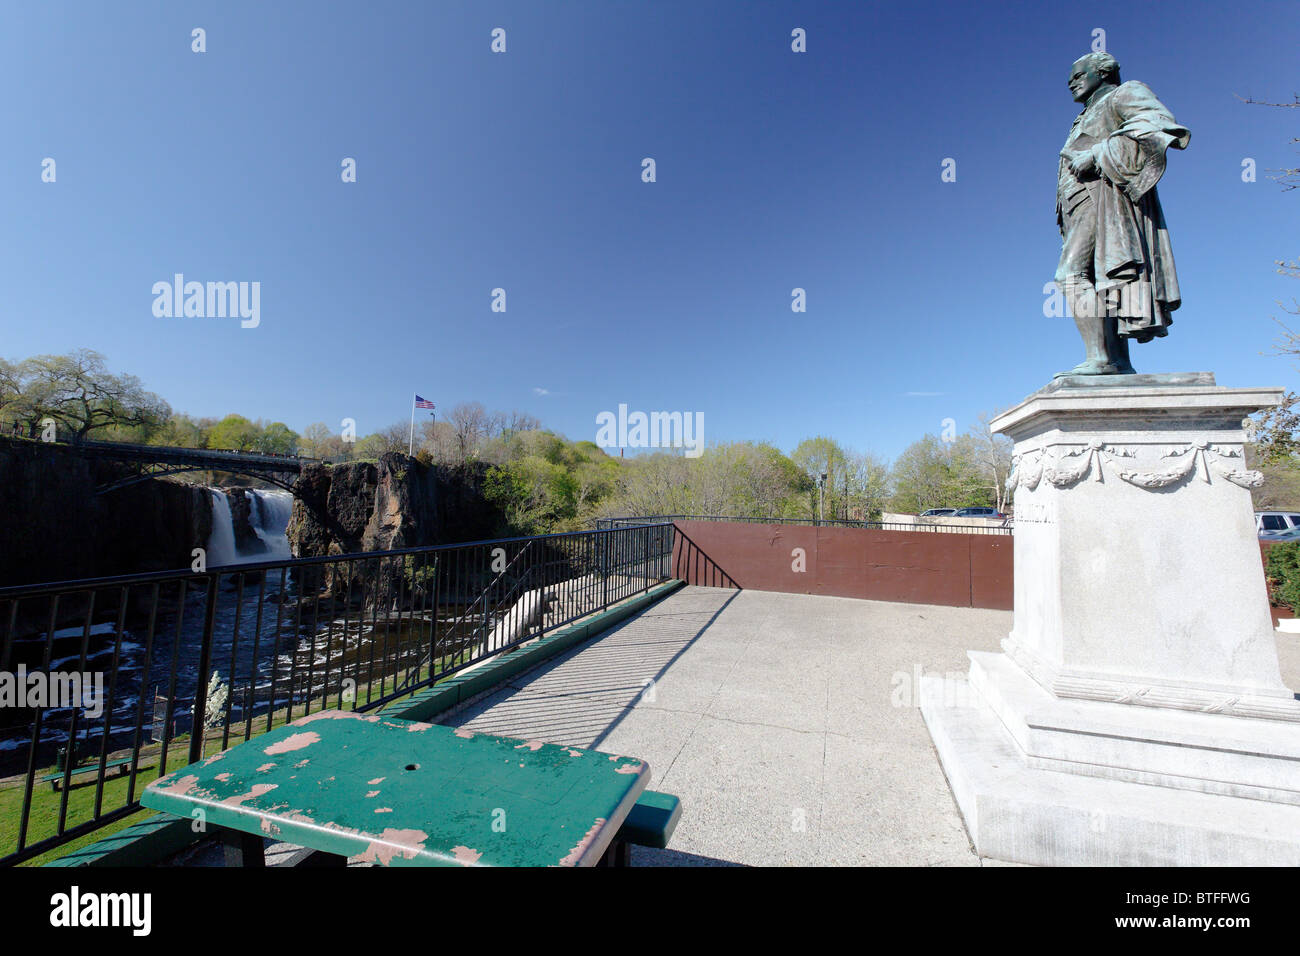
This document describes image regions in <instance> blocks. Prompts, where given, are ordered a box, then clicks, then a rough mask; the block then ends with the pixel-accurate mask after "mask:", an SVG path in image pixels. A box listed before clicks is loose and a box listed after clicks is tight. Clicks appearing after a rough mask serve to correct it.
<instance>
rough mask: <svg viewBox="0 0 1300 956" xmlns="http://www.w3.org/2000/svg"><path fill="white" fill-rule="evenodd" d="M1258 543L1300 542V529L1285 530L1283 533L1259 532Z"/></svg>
mask: <svg viewBox="0 0 1300 956" xmlns="http://www.w3.org/2000/svg"><path fill="white" fill-rule="evenodd" d="M1259 540H1260V541H1300V528H1287V529H1286V530H1285V531H1261V532H1260V533H1259Z"/></svg>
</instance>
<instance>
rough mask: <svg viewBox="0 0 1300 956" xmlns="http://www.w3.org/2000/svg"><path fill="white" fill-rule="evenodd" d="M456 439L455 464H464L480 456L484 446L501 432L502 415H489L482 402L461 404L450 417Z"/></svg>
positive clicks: (453, 410)
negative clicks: (489, 439) (480, 450)
mask: <svg viewBox="0 0 1300 956" xmlns="http://www.w3.org/2000/svg"><path fill="white" fill-rule="evenodd" d="M448 421H449V422H450V424H451V427H452V431H453V433H454V434H455V437H456V444H455V447H454V454H455V462H456V464H462V463H464V462H465V461H468V460H469V459H470V458H475V457H477V456H478V452H479V449H480V447H481V446H482V444H483V443H484V442H485V441H486V440H487V439H488V438H489V437H491V436H492V435H493V434H495V433H496V432H498V431H500V422H501V416H500V414H499V413H498V414H488V411H487V409H485V408H484V407H483V403H482V402H461V403H460V404H459V405H457V406H456V407H455V408H453V409H452V410H451V414H450V415H449V416H448Z"/></svg>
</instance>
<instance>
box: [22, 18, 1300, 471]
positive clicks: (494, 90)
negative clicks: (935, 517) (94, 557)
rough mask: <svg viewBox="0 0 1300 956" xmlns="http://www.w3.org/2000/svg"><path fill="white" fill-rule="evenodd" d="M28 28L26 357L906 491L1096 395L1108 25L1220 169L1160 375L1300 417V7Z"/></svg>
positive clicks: (190, 398)
mask: <svg viewBox="0 0 1300 956" xmlns="http://www.w3.org/2000/svg"><path fill="white" fill-rule="evenodd" d="M0 24H2V25H3V29H2V30H0V74H3V75H4V80H5V83H4V88H5V89H6V90H8V91H9V92H8V96H7V102H6V104H5V105H6V109H5V111H4V112H5V116H6V130H5V133H6V135H5V142H6V148H5V149H4V150H3V151H0V206H2V208H3V209H4V210H5V213H6V227H5V228H4V229H3V230H0V243H2V244H3V245H2V246H0V269H2V270H3V275H4V280H5V281H4V291H5V296H4V305H3V310H4V311H3V319H0V355H3V356H4V357H6V358H9V359H11V360H13V359H20V358H24V357H26V356H28V355H33V354H40V353H49V352H64V351H67V350H69V349H72V348H76V347H90V348H94V349H97V350H99V351H101V352H103V353H104V354H105V355H106V356H107V357H108V359H109V364H110V367H111V368H112V369H113V370H115V371H123V372H131V373H133V374H135V375H138V376H139V377H140V378H141V379H142V380H143V381H144V383H145V385H146V386H147V387H148V388H150V389H151V390H153V391H156V392H158V393H159V394H161V395H162V396H163V397H164V398H166V399H167V400H168V401H169V402H170V403H171V404H172V406H173V407H174V408H175V409H176V410H178V411H185V412H188V413H190V414H193V415H223V414H226V413H229V412H238V413H241V414H244V415H247V416H249V417H251V418H259V417H262V418H268V419H278V420H282V421H285V422H287V423H288V424H289V425H290V426H291V427H293V428H296V429H299V430H301V429H302V428H304V427H305V426H306V425H308V424H310V423H311V422H315V421H324V422H326V423H328V424H330V425H331V426H333V427H334V428H336V429H337V428H338V426H339V423H340V420H341V419H343V418H345V417H350V418H355V419H356V421H357V423H358V429H359V430H360V431H361V432H362V433H365V432H369V431H372V430H375V429H378V428H381V427H384V426H386V425H388V424H391V423H392V422H395V421H405V420H406V418H407V416H408V415H409V411H410V403H411V393H412V391H419V392H420V394H421V395H423V396H424V397H426V398H431V399H433V400H434V401H436V402H437V403H438V405H439V409H440V410H441V409H446V408H450V407H451V406H452V405H453V404H455V403H456V402H458V401H463V400H479V401H481V402H483V404H484V405H486V406H488V407H489V408H500V409H511V408H517V409H520V410H523V411H528V412H531V413H532V414H534V415H536V416H538V417H539V418H540V419H542V420H543V422H545V423H546V424H547V425H548V426H550V427H552V428H554V429H556V430H558V431H561V432H563V433H564V434H566V435H568V436H569V437H570V438H574V439H583V438H594V437H595V432H596V424H595V418H596V415H597V414H598V413H599V412H601V411H605V410H616V409H617V407H618V405H619V404H620V403H625V404H627V405H628V406H629V408H631V409H633V410H638V409H639V410H645V411H652V410H670V411H672V410H676V411H688V412H702V413H703V415H704V423H705V432H704V434H705V439H706V440H707V441H710V442H712V441H726V440H737V439H763V440H769V441H772V442H774V443H776V444H777V445H779V446H781V447H783V448H784V449H785V450H787V451H789V450H791V449H792V448H793V446H794V445H795V444H796V443H797V442H798V441H799V440H800V439H801V438H804V437H807V436H811V435H815V434H826V435H831V436H833V437H835V438H836V439H838V440H839V441H840V442H841V443H843V444H845V445H847V446H850V447H853V448H856V449H858V450H872V451H875V452H877V453H879V454H882V455H885V456H887V457H893V456H895V455H897V454H898V453H899V452H900V451H902V449H903V448H904V447H906V445H907V444H908V443H910V442H911V441H913V440H915V439H916V438H919V437H920V436H921V435H922V434H923V433H925V432H938V431H939V429H940V428H941V422H942V420H943V419H945V418H948V417H951V418H953V419H955V420H956V422H957V424H958V428H959V429H961V430H964V429H965V428H966V427H967V426H968V425H970V424H971V423H973V422H974V421H975V419H976V416H977V415H978V414H979V413H980V412H983V411H992V410H995V409H999V408H1004V407H1007V406H1009V405H1012V404H1014V403H1015V402H1017V401H1019V400H1020V399H1021V398H1022V397H1024V396H1025V395H1027V394H1028V393H1030V392H1032V391H1034V390H1035V389H1037V388H1038V387H1040V386H1041V385H1042V384H1044V383H1045V382H1046V381H1047V380H1049V379H1050V378H1051V376H1052V374H1053V373H1054V372H1056V371H1057V370H1059V369H1062V368H1068V367H1070V366H1072V365H1073V364H1074V363H1075V362H1077V361H1079V360H1080V359H1081V358H1082V346H1081V345H1080V343H1079V340H1078V335H1077V333H1076V332H1075V330H1074V327H1073V323H1072V322H1071V320H1069V319H1068V318H1055V319H1049V318H1045V317H1044V316H1043V299H1044V296H1043V292H1042V289H1043V284H1044V283H1045V282H1047V281H1049V280H1050V279H1051V277H1052V274H1053V272H1054V270H1055V267H1056V259H1057V256H1058V254H1059V249H1060V239H1059V236H1058V234H1057V231H1056V223H1055V216H1054V202H1055V195H1054V190H1055V173H1056V155H1057V151H1058V150H1059V149H1060V147H1061V145H1062V143H1063V142H1064V139H1065V135H1066V133H1067V132H1068V130H1069V127H1070V123H1071V120H1072V119H1073V117H1074V116H1075V114H1076V113H1077V111H1078V106H1077V105H1076V104H1075V103H1073V102H1072V101H1071V99H1070V96H1069V93H1068V91H1067V89H1066V86H1065V80H1066V76H1067V72H1068V68H1069V66H1070V64H1071V62H1072V61H1073V60H1074V59H1075V58H1077V57H1078V56H1080V55H1082V54H1083V53H1085V52H1087V51H1088V50H1089V47H1090V44H1091V42H1092V35H1093V34H1092V31H1093V30H1094V29H1096V28H1101V29H1104V30H1105V31H1106V48H1107V49H1108V50H1109V51H1110V52H1111V53H1113V54H1114V55H1115V56H1116V57H1117V58H1118V59H1119V61H1120V63H1121V64H1122V67H1123V77H1124V78H1125V79H1141V80H1143V81H1144V82H1146V83H1147V84H1149V85H1150V86H1151V87H1152V88H1153V89H1154V90H1155V92H1156V94H1157V95H1158V96H1159V97H1160V98H1161V99H1162V100H1163V101H1164V102H1165V104H1166V105H1167V106H1169V108H1170V109H1171V110H1172V111H1173V113H1174V115H1175V116H1176V117H1177V119H1178V121H1179V122H1180V123H1182V124H1183V125H1185V126H1187V127H1188V128H1189V129H1190V130H1191V133H1192V137H1191V144H1190V146H1189V148H1188V149H1187V150H1186V151H1185V152H1182V153H1180V152H1177V151H1174V152H1172V154H1171V158H1170V163H1169V170H1168V172H1167V173H1166V176H1165V179H1164V180H1163V181H1162V183H1161V185H1160V193H1161V200H1162V202H1163V204H1164V209H1165V214H1166V218H1167V220H1168V223H1169V228H1170V233H1171V236H1172V239H1173V248H1174V253H1175V258H1176V262H1177V267H1178V276H1179V281H1180V285H1181V287H1182V292H1183V300H1184V305H1183V308H1182V309H1181V310H1179V311H1178V312H1177V313H1176V316H1175V323H1174V326H1173V328H1172V330H1171V332H1170V335H1169V337H1168V338H1167V339H1165V340H1163V341H1157V342H1154V343H1152V344H1149V345H1146V346H1138V347H1135V349H1134V362H1135V364H1136V365H1137V366H1138V368H1139V370H1140V371H1150V372H1158V371H1194V370H1206V369H1208V370H1211V371H1214V372H1215V373H1216V374H1217V375H1218V380H1219V382H1220V384H1225V385H1282V386H1286V387H1289V388H1290V387H1296V386H1297V385H1300V382H1297V371H1296V369H1295V368H1294V366H1293V363H1291V362H1290V361H1288V360H1287V359H1285V358H1279V357H1275V356H1270V355H1267V354H1261V353H1267V352H1268V351H1269V347H1270V344H1271V342H1272V341H1273V339H1274V337H1275V331H1276V327H1275V326H1274V324H1273V322H1272V320H1271V317H1272V316H1279V317H1284V313H1283V311H1282V310H1281V308H1280V307H1279V306H1278V305H1277V304H1276V301H1277V300H1279V299H1284V300H1286V301H1288V302H1289V301H1290V298H1291V297H1292V296H1295V295H1297V294H1300V284H1297V283H1296V282H1295V280H1291V279H1287V278H1286V277H1283V276H1280V275H1278V274H1276V271H1275V267H1274V265H1273V263H1274V260H1276V259H1279V258H1284V257H1285V258H1294V257H1295V256H1296V255H1297V254H1300V250H1298V249H1297V241H1296V240H1297V234H1296V223H1297V221H1298V216H1297V214H1298V213H1300V192H1292V193H1284V192H1283V191H1282V190H1281V188H1280V187H1279V186H1278V185H1277V184H1276V183H1274V182H1272V181H1271V180H1270V179H1269V178H1268V173H1267V172H1266V170H1268V169H1276V168H1280V167H1284V166H1290V165H1295V160H1296V151H1297V149H1300V147H1297V146H1295V145H1293V144H1290V143H1289V140H1290V139H1291V138H1292V137H1293V136H1296V135H1297V124H1296V114H1295V112H1294V111H1288V110H1277V109H1267V108H1264V107H1260V106H1250V105H1245V104H1243V103H1241V102H1240V101H1239V100H1238V99H1236V97H1235V96H1234V94H1239V95H1241V96H1253V97H1256V98H1263V99H1270V100H1274V101H1278V100H1289V99H1290V98H1291V95H1292V93H1293V92H1295V91H1296V90H1297V88H1300V81H1298V80H1297V78H1296V72H1295V70H1296V64H1297V57H1296V53H1297V41H1300V18H1297V17H1296V16H1295V7H1294V4H1291V3H1268V2H1250V3H1245V4H1222V3H1217V2H1205V3H1199V2H1196V3H1176V4H1175V3H1161V4H1155V3H1151V4H1146V3H1140V4H1134V3H1131V2H1126V3H1109V2H1101V3H1089V4H1087V5H1086V8H1085V7H1084V5H1077V6H1075V7H1066V6H1064V5H1061V4H1056V3H1014V2H1005V3H997V4H971V3H965V2H962V3H924V2H921V3H907V4H889V5H884V4H865V3H861V4H859V3H831V2H820V3H807V2H805V3H774V2H772V3H769V2H746V3H741V2H725V3H724V2H695V3H663V2H660V3H631V2H618V3H615V2H599V3H598V2H594V0H587V2H536V0H533V2H520V3H488V2H478V3H445V2H418V3H417V2H409V3H402V4H398V3H367V4H352V3H349V4H338V5H334V4H328V3H310V4H296V3H294V4H291V3H274V4H271V3H261V2H258V3H251V2H221V3H162V2H160V3H143V2H126V3H123V4H114V5H106V4H98V3H93V4H92V3H59V2H40V3H22V4H18V3H13V2H9V3H7V4H6V5H5V7H4V9H3V12H2V13H0ZM195 27H202V28H203V29H204V30H206V42H207V52H205V53H201V54H200V53H194V52H192V51H191V30H192V29H193V28H195ZM496 27H501V28H504V29H505V30H506V42H507V50H506V52H505V53H503V54H494V53H492V52H491V50H490V42H491V36H490V34H491V31H492V30H493V29H494V28H496ZM795 27H802V28H804V29H805V30H806V31H807V37H808V40H807V46H808V52H807V53H803V54H796V53H793V52H792V51H791V49H790V42H791V41H790V33H791V30H792V29H794V28H795ZM46 157H51V158H53V159H55V161H56V163H57V167H56V168H57V181H56V182H54V183H43V182H42V181H41V163H42V160H43V159H44V158H46ZM344 157H353V158H355V159H356V162H357V182H355V183H343V182H342V181H341V178H340V171H341V169H340V163H341V161H342V159H343V158H344ZM644 157H653V158H654V159H655V161H656V164H657V180H658V181H657V182H655V183H643V182H642V181H641V160H642V159H643V158H644ZM949 157H951V158H953V159H955V160H956V172H957V179H956V182H952V183H945V182H943V181H941V176H940V174H941V171H942V169H941V164H942V162H943V160H944V159H945V158H949ZM1246 157H1250V158H1253V159H1254V160H1255V161H1256V163H1257V166H1258V169H1259V173H1258V181H1256V182H1254V183H1244V182H1242V178H1241V164H1242V160H1243V159H1244V158H1246ZM177 272H180V273H183V274H184V275H185V276H186V278H187V279H190V280H198V281H249V282H251V281H257V282H260V283H261V321H260V324H259V325H258V327H257V328H241V326H240V322H239V320H238V319H230V318H158V317H155V315H154V314H153V309H152V306H153V293H152V291H151V290H152V287H153V284H154V283H155V282H158V281H170V280H171V277H172V276H173V274H174V273H177ZM498 287H500V288H504V289H505V290H506V296H507V311H506V312H505V313H494V312H492V311H491V309H490V305H491V291H492V290H493V289H494V288H498ZM796 287H800V288H803V289H805V290H806V293H807V306H808V310H807V312H806V313H802V314H797V313H793V312H792V311H791V309H790V302H791V290H792V289H794V288H796ZM538 390H545V392H546V393H547V394H539V393H538ZM422 414H423V413H422Z"/></svg>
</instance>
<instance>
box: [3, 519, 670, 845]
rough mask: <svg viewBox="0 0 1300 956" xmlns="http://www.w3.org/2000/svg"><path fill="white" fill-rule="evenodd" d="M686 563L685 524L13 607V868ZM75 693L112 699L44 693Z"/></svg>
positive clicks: (246, 574)
mask: <svg viewBox="0 0 1300 956" xmlns="http://www.w3.org/2000/svg"><path fill="white" fill-rule="evenodd" d="M672 548H673V526H672V524H671V523H655V522H641V523H640V524H637V525H621V526H620V527H617V528H607V529H602V530H597V531H584V532H576V533H571V534H555V535H544V536H539V537H530V538H510V539H502V540H495V541H477V542H471V543H467V544H457V545H443V546H437V547H428V548H408V549H404V550H398V551H383V552H370V553H364V554H348V555H339V556H330V557H319V558H302V559H296V560H291V561H281V562H263V563H256V564H242V565H231V566H227V567H220V568H207V569H204V570H201V571H192V572H163V573H154V574H137V575H126V576H120V577H112V578H97V579H92V580H83V581H69V582H61V583H55V584H44V585H32V586H23V587H14V588H4V589H0V680H5V679H8V680H9V681H10V688H9V689H10V690H11V691H12V690H13V689H14V688H15V687H16V685H17V683H18V681H17V679H18V678H19V677H20V676H22V677H23V678H24V680H23V682H22V683H23V684H24V686H23V688H22V690H21V691H20V692H19V696H17V697H14V699H12V700H8V701H6V700H5V699H4V698H3V697H0V820H3V821H4V824H3V825H0V864H15V863H20V862H23V861H25V860H29V859H31V858H33V857H36V856H39V855H41V854H43V853H46V852H48V851H50V850H52V849H55V848H57V847H59V846H62V845H63V844H65V843H68V842H70V841H71V840H74V839H76V838H78V837H81V836H83V835H85V834H88V833H90V832H92V831H94V830H95V829H97V828H99V827H102V826H104V825H105V824H108V823H110V822H113V821H115V820H117V819H119V818H121V817H123V816H125V815H127V814H130V813H133V812H135V811H136V810H137V809H139V804H138V797H139V793H140V791H141V790H142V789H143V787H144V786H145V785H147V784H148V783H149V782H150V781H151V780H153V779H156V778H157V777H159V776H162V775H163V774H165V773H167V772H168V771H169V770H174V769H176V768H177V767H179V766H183V765H185V764H188V763H193V762H194V761H196V760H201V759H203V758H204V757H205V756H208V755H210V754H212V753H215V752H218V751H220V750H223V749H225V748H227V747H229V746H231V745H232V744H233V743H236V742H239V741H241V740H247V739H249V738H251V737H253V736H255V735H257V734H259V733H264V732H266V731H268V730H270V729H272V728H273V727H275V726H278V725H281V724H284V723H287V722H289V721H291V720H294V719H296V718H298V717H301V716H304V715H306V714H309V713H311V712H313V711H314V710H321V709H325V708H329V707H342V708H347V709H354V710H361V711H365V710H372V709H375V708H378V707H381V706H383V705H384V704H386V703H389V702H391V701H394V700H397V699H400V698H402V697H405V696H408V695H409V694H411V693H413V692H414V691H417V690H419V689H420V688H423V687H427V686H429V685H431V684H433V683H436V682H437V681H439V680H442V679H443V678H445V677H447V676H449V675H451V674H454V673H456V672H457V671H460V670H463V669H464V668H467V667H470V666H472V665H474V664H476V663H479V662H481V661H483V660H485V659H486V658H489V657H492V656H494V655H496V654H499V653H501V652H503V651H506V650H509V649H511V648H513V647H515V646H518V645H520V644H522V643H524V642H525V641H528V640H532V639H534V638H536V637H539V636H540V635H541V634H542V633H544V632H545V631H547V630H550V629H553V628H556V627H560V626H562V625H565V624H568V623H570V622H572V621H574V620H577V619H579V618H581V617H584V616H586V615H588V614H591V613H594V612H596V611H599V610H602V609H603V608H607V607H609V606H610V605H611V604H614V603H617V602H619V601H622V600H624V599H626V598H629V597H632V596H634V595H637V594H640V593H642V592H644V591H646V590H647V589H649V588H651V587H653V586H654V585H655V584H658V583H659V582H660V581H663V580H665V579H666V578H667V577H668V574H669V569H670V565H671V555H672ZM70 674H76V675H80V676H82V677H83V678H84V679H86V680H87V681H89V682H90V683H91V685H92V687H93V686H95V684H94V682H95V680H96V677H95V675H98V681H99V683H98V688H99V689H98V692H97V693H92V694H90V695H87V694H85V693H84V688H83V693H81V694H80V695H74V696H75V699H71V700H70V699H66V695H65V696H63V697H60V699H54V696H55V695H50V694H48V693H47V694H45V695H44V696H43V697H42V696H39V695H38V694H36V692H35V690H33V688H34V687H35V684H34V683H33V681H32V677H33V675H37V677H36V683H43V684H44V685H45V686H47V687H48V686H49V685H51V684H52V683H53V682H54V681H55V679H56V678H59V677H63V678H66V677H68V676H69V675H70ZM28 685H30V686H28ZM69 689H70V688H68V687H64V688H62V690H63V691H68V690H69ZM3 692H4V688H3V687H0V693H3ZM5 703H9V704H16V706H3V704H5ZM46 785H48V787H49V790H48V792H47V790H46Z"/></svg>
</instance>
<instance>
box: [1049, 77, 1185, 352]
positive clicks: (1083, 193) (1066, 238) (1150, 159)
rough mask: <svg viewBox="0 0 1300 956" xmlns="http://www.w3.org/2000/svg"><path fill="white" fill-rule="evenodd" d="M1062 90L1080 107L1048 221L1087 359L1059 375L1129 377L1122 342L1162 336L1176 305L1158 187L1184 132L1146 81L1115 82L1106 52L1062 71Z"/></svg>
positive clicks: (1062, 283)
mask: <svg viewBox="0 0 1300 956" xmlns="http://www.w3.org/2000/svg"><path fill="white" fill-rule="evenodd" d="M1069 86H1070V92H1071V94H1072V95H1073V96H1074V99H1075V101H1076V102H1078V103H1082V104H1084V106H1083V112H1081V113H1080V114H1079V116H1078V118H1077V119H1075V121H1074V125H1073V126H1071V127H1070V135H1069V137H1068V138H1067V139H1066V141H1065V148H1064V149H1062V150H1061V162H1060V168H1059V170H1058V172H1057V184H1056V221H1057V225H1058V226H1059V227H1060V230H1061V239H1062V243H1061V261H1060V264H1059V265H1058V266H1057V269H1056V281H1057V283H1058V284H1059V286H1060V288H1061V291H1062V293H1063V294H1064V295H1065V299H1066V301H1067V302H1068V303H1069V306H1070V311H1071V313H1073V315H1074V321H1075V324H1076V325H1077V326H1078V328H1079V334H1080V335H1081V336H1082V337H1083V344H1084V346H1085V348H1086V349H1087V357H1086V358H1085V359H1084V360H1083V361H1082V362H1081V363H1080V364H1078V365H1076V366H1075V367H1074V368H1072V369H1070V370H1069V371H1068V372H1058V373H1057V377H1060V376H1062V375H1131V374H1133V373H1134V371H1135V369H1134V368H1133V364H1132V362H1131V361H1129V339H1134V340H1136V341H1138V342H1149V341H1150V340H1151V339H1153V338H1156V337H1159V336H1164V335H1167V334H1168V329H1169V326H1170V325H1171V324H1172V322H1173V319H1172V318H1171V313H1172V312H1173V311H1174V309H1176V308H1178V306H1179V305H1180V304H1181V300H1180V298H1179V294H1178V276H1177V275H1176V274H1175V272H1174V255H1173V249H1172V248H1171V247H1170V244H1169V233H1168V231H1167V230H1166V229H1165V217H1164V213H1163V212H1162V211H1161V209H1160V200H1159V198H1158V197H1157V196H1156V183H1157V182H1159V180H1160V176H1161V175H1162V174H1163V173H1164V171H1165V151H1166V150H1167V149H1168V148H1169V147H1170V146H1173V147H1175V148H1177V149H1186V148H1187V143H1188V140H1189V139H1190V138H1191V134H1190V133H1189V132H1188V131H1187V130H1186V129H1185V128H1184V127H1182V126H1179V125H1178V124H1177V123H1175V122H1174V117H1173V114H1171V113H1170V112H1169V110H1168V109H1166V108H1165V107H1164V105H1163V104H1162V103H1161V102H1160V101H1159V100H1157V99H1156V97H1155V94H1154V93H1152V92H1151V90H1150V88H1149V87H1147V86H1146V85H1145V84H1144V83H1139V82H1138V81H1136V80H1130V81H1128V82H1127V83H1122V82H1121V81H1120V78H1119V63H1118V62H1117V61H1116V60H1115V58H1114V57H1113V56H1111V55H1110V54H1109V53H1089V54H1088V55H1087V56H1083V57H1080V58H1079V59H1078V60H1076V61H1075V63H1074V65H1073V66H1071V67H1070V79H1069Z"/></svg>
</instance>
